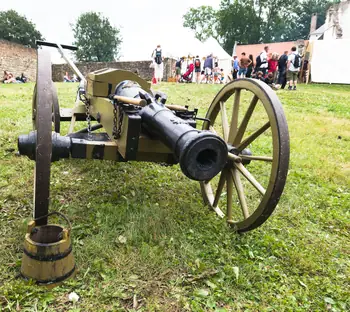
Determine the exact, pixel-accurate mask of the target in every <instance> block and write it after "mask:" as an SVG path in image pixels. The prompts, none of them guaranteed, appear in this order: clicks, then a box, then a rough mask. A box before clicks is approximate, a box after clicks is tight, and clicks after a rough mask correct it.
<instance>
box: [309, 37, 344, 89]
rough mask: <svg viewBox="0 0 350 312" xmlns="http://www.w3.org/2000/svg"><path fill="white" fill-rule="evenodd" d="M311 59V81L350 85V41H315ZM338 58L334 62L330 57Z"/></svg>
mask: <svg viewBox="0 0 350 312" xmlns="http://www.w3.org/2000/svg"><path fill="white" fill-rule="evenodd" d="M312 43H313V51H312V58H311V61H310V63H311V81H312V82H324V83H344V84H350V75H349V72H350V63H349V62H346V61H340V60H346V59H347V58H348V56H349V55H350V39H333V40H315V41H312ZM334 51H336V55H337V56H336V58H334V60H333V61H332V60H331V59H330V55H334Z"/></svg>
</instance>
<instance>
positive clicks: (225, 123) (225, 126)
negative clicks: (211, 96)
mask: <svg viewBox="0 0 350 312" xmlns="http://www.w3.org/2000/svg"><path fill="white" fill-rule="evenodd" d="M220 111H221V122H222V131H223V134H224V140H225V142H227V139H228V133H229V127H228V120H227V115H226V105H225V102H223V101H220Z"/></svg>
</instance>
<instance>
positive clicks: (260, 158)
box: [237, 154, 273, 162]
mask: <svg viewBox="0 0 350 312" xmlns="http://www.w3.org/2000/svg"><path fill="white" fill-rule="evenodd" d="M237 157H240V158H241V159H247V160H261V161H268V162H272V161H273V158H272V157H269V156H255V155H253V156H250V155H242V154H240V155H239V156H237Z"/></svg>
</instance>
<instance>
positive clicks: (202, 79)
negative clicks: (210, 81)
mask: <svg viewBox="0 0 350 312" xmlns="http://www.w3.org/2000/svg"><path fill="white" fill-rule="evenodd" d="M204 80H206V76H205V72H204V70H202V71H201V80H200V83H203V81H204Z"/></svg>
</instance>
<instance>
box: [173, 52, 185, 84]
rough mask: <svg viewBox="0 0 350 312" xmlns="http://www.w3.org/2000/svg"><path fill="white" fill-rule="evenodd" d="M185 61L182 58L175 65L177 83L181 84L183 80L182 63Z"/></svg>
mask: <svg viewBox="0 0 350 312" xmlns="http://www.w3.org/2000/svg"><path fill="white" fill-rule="evenodd" d="M183 61H184V58H183V57H181V58H180V59H179V60H178V61H177V62H176V64H175V72H176V82H180V78H181V67H182V62H183Z"/></svg>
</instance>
